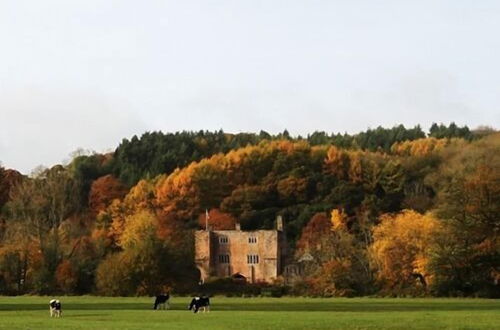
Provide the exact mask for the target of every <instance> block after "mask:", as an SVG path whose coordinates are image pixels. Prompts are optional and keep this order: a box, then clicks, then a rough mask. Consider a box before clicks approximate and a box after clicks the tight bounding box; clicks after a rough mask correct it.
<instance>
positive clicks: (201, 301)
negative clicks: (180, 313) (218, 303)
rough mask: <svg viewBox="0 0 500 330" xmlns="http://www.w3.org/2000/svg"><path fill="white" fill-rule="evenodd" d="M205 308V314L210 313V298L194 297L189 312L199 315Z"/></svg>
mask: <svg viewBox="0 0 500 330" xmlns="http://www.w3.org/2000/svg"><path fill="white" fill-rule="evenodd" d="M201 308H203V313H205V312H210V298H208V297H194V298H193V300H191V303H190V304H189V306H188V309H189V310H192V311H193V312H194V313H198V310H200V309H201Z"/></svg>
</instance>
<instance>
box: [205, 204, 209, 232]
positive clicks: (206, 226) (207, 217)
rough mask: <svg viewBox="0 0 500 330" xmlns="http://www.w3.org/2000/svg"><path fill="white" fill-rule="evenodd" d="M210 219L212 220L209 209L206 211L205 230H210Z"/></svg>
mask: <svg viewBox="0 0 500 330" xmlns="http://www.w3.org/2000/svg"><path fill="white" fill-rule="evenodd" d="M208 219H210V216H209V215H208V209H205V230H208Z"/></svg>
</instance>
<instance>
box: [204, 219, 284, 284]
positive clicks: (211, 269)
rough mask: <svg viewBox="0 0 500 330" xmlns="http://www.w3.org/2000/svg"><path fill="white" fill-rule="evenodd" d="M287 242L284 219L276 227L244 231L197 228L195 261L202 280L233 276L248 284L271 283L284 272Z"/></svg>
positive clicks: (278, 220) (237, 229) (277, 220)
mask: <svg viewBox="0 0 500 330" xmlns="http://www.w3.org/2000/svg"><path fill="white" fill-rule="evenodd" d="M285 257H286V241H285V233H284V232H283V220H282V218H281V217H278V218H277V219H276V229H273V230H253V231H242V230H241V229H240V227H239V224H237V225H236V229H235V230H210V228H208V229H207V230H198V231H196V233H195V263H196V266H197V267H198V269H199V270H200V273H201V274H200V276H201V281H202V282H204V281H205V280H206V279H208V278H209V277H233V278H234V279H238V280H243V281H246V282H249V283H255V282H272V281H273V280H275V279H276V278H277V277H278V276H280V275H281V274H282V272H283V265H284V260H285Z"/></svg>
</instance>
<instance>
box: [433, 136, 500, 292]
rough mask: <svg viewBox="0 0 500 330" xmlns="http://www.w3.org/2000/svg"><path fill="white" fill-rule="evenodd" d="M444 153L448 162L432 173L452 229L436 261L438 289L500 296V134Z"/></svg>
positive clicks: (441, 208)
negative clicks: (498, 281)
mask: <svg viewBox="0 0 500 330" xmlns="http://www.w3.org/2000/svg"><path fill="white" fill-rule="evenodd" d="M443 157H446V158H447V161H446V162H445V163H443V165H442V167H441V168H440V169H439V171H438V172H437V173H435V174H434V175H429V177H428V181H429V182H430V183H431V184H432V185H433V186H434V187H435V189H436V191H438V196H437V199H438V201H437V205H438V208H437V214H438V215H439V217H440V218H442V219H443V221H444V223H445V225H446V228H447V230H448V236H447V239H446V240H443V241H442V242H441V244H440V245H439V250H438V252H437V257H436V258H435V260H434V268H435V269H436V272H437V273H438V275H437V276H438V278H439V282H438V285H437V287H436V291H437V292H438V294H459V295H473V294H475V295H481V296H495V297H498V292H499V290H498V283H497V281H496V275H495V274H496V271H497V270H498V265H499V260H500V238H499V234H500V221H499V217H498V215H499V214H500V134H493V135H490V136H488V137H486V138H484V139H482V140H479V141H476V142H474V143H472V144H470V145H467V146H465V147H462V148H451V149H449V150H447V152H446V153H444V155H443Z"/></svg>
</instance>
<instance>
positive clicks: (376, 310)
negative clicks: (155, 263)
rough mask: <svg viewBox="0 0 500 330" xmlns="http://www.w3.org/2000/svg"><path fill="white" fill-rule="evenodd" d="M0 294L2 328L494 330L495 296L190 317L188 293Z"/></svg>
mask: <svg viewBox="0 0 500 330" xmlns="http://www.w3.org/2000/svg"><path fill="white" fill-rule="evenodd" d="M60 299H61V302H62V306H63V317H62V318H60V319H51V318H50V317H49V311H48V301H49V300H50V297H31V296H23V297H0V329H99V330H101V329H120V330H125V329H183V330H186V329H204V330H208V329H238V330H243V329H307V330H313V329H500V301H499V300H484V299H390V298H386V299H384V298H352V299H348V298H334V299H321V298H225V297H214V298H213V299H212V301H211V302H212V311H211V312H210V313H205V314H204V313H200V314H196V315H195V314H193V313H192V312H188V311H187V309H186V307H187V305H188V302H189V300H190V298H188V297H173V298H172V306H171V307H172V309H171V310H169V311H153V310H152V303H153V299H152V298H106V297H92V296H82V297H62V298H60Z"/></svg>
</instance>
